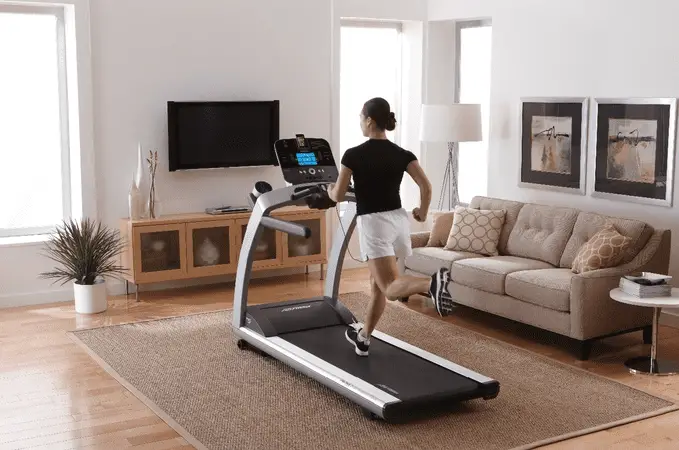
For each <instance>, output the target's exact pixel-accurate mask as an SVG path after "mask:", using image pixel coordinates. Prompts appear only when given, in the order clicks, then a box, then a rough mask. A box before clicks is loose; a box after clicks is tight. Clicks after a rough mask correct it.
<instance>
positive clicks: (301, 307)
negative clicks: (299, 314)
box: [281, 305, 311, 313]
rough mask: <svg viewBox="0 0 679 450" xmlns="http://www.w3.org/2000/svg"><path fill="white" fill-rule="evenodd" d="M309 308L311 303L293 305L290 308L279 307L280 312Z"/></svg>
mask: <svg viewBox="0 0 679 450" xmlns="http://www.w3.org/2000/svg"><path fill="white" fill-rule="evenodd" d="M309 308H311V305H304V306H293V307H291V308H283V309H281V312H282V313H284V312H289V311H296V310H298V309H309Z"/></svg>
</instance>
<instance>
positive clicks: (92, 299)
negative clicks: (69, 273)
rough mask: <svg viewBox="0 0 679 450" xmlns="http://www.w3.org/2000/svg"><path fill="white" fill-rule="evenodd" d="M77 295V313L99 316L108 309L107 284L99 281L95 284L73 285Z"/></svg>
mask: <svg viewBox="0 0 679 450" xmlns="http://www.w3.org/2000/svg"><path fill="white" fill-rule="evenodd" d="M73 294H74V295H75V312H77V313H78V314H97V313H101V312H104V311H106V309H107V308H108V295H107V293H106V282H105V281H104V280H101V279H99V280H97V281H95V282H94V284H89V285H88V284H77V283H75V282H74V283H73Z"/></svg>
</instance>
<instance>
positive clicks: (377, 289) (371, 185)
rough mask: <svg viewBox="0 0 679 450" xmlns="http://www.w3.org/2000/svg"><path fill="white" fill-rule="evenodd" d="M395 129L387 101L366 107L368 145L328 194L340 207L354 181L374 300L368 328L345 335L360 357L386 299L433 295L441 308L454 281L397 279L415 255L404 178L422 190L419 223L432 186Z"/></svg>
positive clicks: (351, 155) (353, 154)
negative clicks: (395, 138)
mask: <svg viewBox="0 0 679 450" xmlns="http://www.w3.org/2000/svg"><path fill="white" fill-rule="evenodd" d="M395 128H396V117H395V116H394V113H393V112H391V108H390V106H389V103H388V102H387V101H386V100H384V99H383V98H373V99H372V100H369V101H368V102H366V103H365V105H364V106H363V110H362V111H361V130H362V131H363V136H365V137H367V138H368V140H367V141H366V142H364V143H363V144H361V145H359V146H358V147H354V148H351V149H349V150H347V151H346V152H345V153H344V156H343V157H342V167H341V169H340V174H339V177H338V179H337V183H336V184H335V185H333V186H330V188H329V190H328V194H329V195H330V198H331V199H332V200H333V201H335V202H338V203H339V202H341V201H342V200H343V199H344V195H345V194H346V191H347V188H348V186H349V182H350V180H351V178H352V177H353V178H354V190H355V193H356V214H357V216H358V218H357V222H358V228H359V242H360V246H361V253H362V256H363V260H367V261H368V268H369V269H370V284H371V294H372V298H371V302H370V307H369V310H368V314H367V317H366V321H365V324H353V325H352V326H351V327H349V329H347V331H346V337H347V340H349V342H351V343H352V344H353V345H354V347H355V350H356V353H357V354H358V355H360V356H367V355H368V349H369V347H370V335H371V333H372V332H373V330H374V329H375V326H376V325H377V322H378V321H379V319H380V316H381V315H382V313H383V312H384V308H385V305H386V299H389V300H392V301H393V300H396V299H398V298H402V297H408V296H410V295H413V294H418V293H422V292H427V291H428V292H429V293H430V294H431V296H432V299H433V300H434V304H435V305H440V298H441V295H442V294H443V292H444V291H445V289H446V286H447V285H448V280H449V275H448V271H447V270H446V269H441V270H439V272H437V273H436V274H434V275H432V276H431V278H427V277H413V276H409V275H399V273H398V268H397V264H396V260H397V258H405V257H406V256H409V255H411V254H412V248H411V244H410V225H409V218H408V214H407V213H406V211H405V210H404V209H403V208H402V206H401V197H400V186H401V181H402V180H403V174H404V173H405V172H407V173H408V174H409V175H410V176H411V177H412V178H413V180H414V181H415V183H417V185H418V186H419V188H420V207H419V208H415V209H413V217H414V218H415V220H417V221H419V222H424V221H425V220H426V219H427V213H428V210H429V204H430V202H431V183H430V182H429V180H428V179H427V176H426V175H425V174H424V171H423V170H422V167H421V166H420V164H419V162H418V161H417V158H416V157H415V155H413V153H412V152H409V151H407V150H404V149H402V148H401V147H399V146H398V145H396V144H394V143H392V142H391V141H389V140H388V139H387V135H386V131H392V130H394V129H395ZM437 309H438V307H437Z"/></svg>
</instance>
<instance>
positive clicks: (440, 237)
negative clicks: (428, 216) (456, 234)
mask: <svg viewBox="0 0 679 450" xmlns="http://www.w3.org/2000/svg"><path fill="white" fill-rule="evenodd" d="M454 216H455V212H454V211H445V212H441V211H439V212H435V213H432V217H433V219H434V224H433V225H432V228H431V233H430V234H429V241H428V242H427V247H445V245H446V242H448V235H449V234H450V229H451V228H452V227H453V218H454Z"/></svg>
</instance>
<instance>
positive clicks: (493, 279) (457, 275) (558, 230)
mask: <svg viewBox="0 0 679 450" xmlns="http://www.w3.org/2000/svg"><path fill="white" fill-rule="evenodd" d="M469 206H470V207H471V208H474V209H493V210H498V209H502V210H505V212H506V216H505V223H504V225H503V228H502V232H501V235H500V241H499V244H498V251H499V253H500V255H499V256H490V257H489V256H481V255H478V254H472V253H464V252H456V251H451V250H446V249H445V248H444V247H443V246H440V244H439V245H438V246H427V244H428V242H429V238H430V232H429V231H425V232H420V233H414V234H413V235H412V243H413V255H412V256H410V257H408V258H406V260H405V261H404V270H405V271H406V273H411V274H418V275H419V274H425V275H430V274H432V273H434V272H435V271H436V270H438V269H439V268H440V267H447V268H449V269H450V271H451V272H450V273H451V280H452V281H451V283H450V285H449V286H448V291H449V293H450V296H451V298H452V300H453V302H454V303H456V304H461V305H466V306H469V307H472V308H475V309H479V310H483V311H486V312H489V313H492V314H495V315H498V316H502V317H505V318H508V319H511V320H514V321H518V322H521V323H524V324H528V325H532V326H535V327H539V328H541V329H544V330H548V331H551V332H554V333H558V334H560V335H563V336H567V337H569V338H571V339H573V340H575V341H576V343H577V344H578V345H577V354H578V356H579V358H580V359H583V360H585V359H588V357H589V352H590V349H591V344H592V341H594V340H596V339H600V338H603V337H608V336H612V335H616V334H621V333H626V332H631V331H639V330H641V329H643V330H644V339H645V341H646V342H648V340H649V339H650V325H651V323H652V318H653V315H652V314H653V313H652V310H651V309H650V308H642V307H634V306H628V305H624V304H621V303H618V302H616V301H614V300H612V299H611V298H610V297H609V292H610V290H611V289H613V288H615V287H617V285H618V283H619V281H620V277H621V276H622V275H625V274H629V273H632V272H636V271H642V270H643V271H651V272H656V273H667V272H668V268H669V256H670V239H671V235H670V231H669V230H660V229H654V228H653V227H652V226H650V225H649V224H647V223H644V222H640V221H637V220H631V219H622V218H611V217H606V216H602V215H599V214H594V213H589V212H584V211H579V210H577V209H572V208H563V207H553V206H544V205H537V204H530V203H520V202H515V201H508V200H501V199H495V198H487V197H476V198H474V199H473V200H472V202H471V204H470V205H469ZM448 214H450V213H448ZM606 220H612V222H613V224H614V225H615V227H616V229H617V230H618V232H620V233H621V234H623V235H625V236H629V237H631V238H632V239H633V241H632V242H633V243H632V248H631V249H630V251H629V252H628V253H627V254H626V256H625V259H624V260H623V261H622V262H621V264H620V265H619V266H617V267H614V268H608V269H600V270H594V271H590V272H585V273H582V274H574V273H573V272H572V270H571V266H572V263H573V260H574V259H575V255H576V253H577V251H578V249H579V248H580V247H581V246H582V245H583V244H585V243H586V242H587V240H588V239H589V238H591V237H592V235H593V234H595V233H596V232H597V231H598V230H600V229H601V227H602V226H603V224H604V223H605V222H606Z"/></svg>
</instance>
